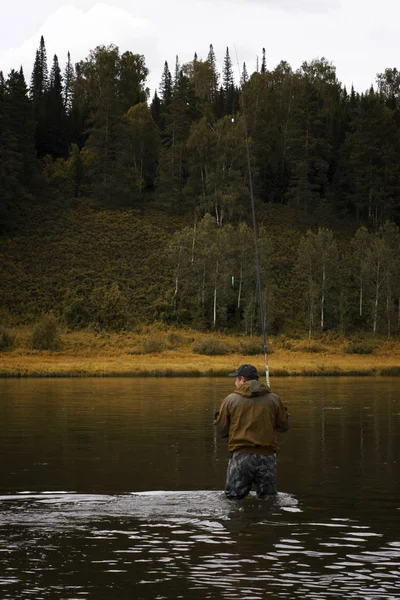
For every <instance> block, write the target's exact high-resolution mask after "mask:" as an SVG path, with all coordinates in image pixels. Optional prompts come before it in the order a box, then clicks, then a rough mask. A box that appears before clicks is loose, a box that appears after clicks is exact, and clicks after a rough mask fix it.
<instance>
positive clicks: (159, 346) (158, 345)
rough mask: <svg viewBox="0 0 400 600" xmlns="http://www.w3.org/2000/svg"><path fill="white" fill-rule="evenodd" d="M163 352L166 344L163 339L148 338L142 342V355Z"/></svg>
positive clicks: (156, 337)
mask: <svg viewBox="0 0 400 600" xmlns="http://www.w3.org/2000/svg"><path fill="white" fill-rule="evenodd" d="M163 350H165V342H164V340H163V339H162V338H161V337H158V336H153V337H148V338H145V339H144V340H143V342H142V348H141V354H158V353H159V352H162V351H163Z"/></svg>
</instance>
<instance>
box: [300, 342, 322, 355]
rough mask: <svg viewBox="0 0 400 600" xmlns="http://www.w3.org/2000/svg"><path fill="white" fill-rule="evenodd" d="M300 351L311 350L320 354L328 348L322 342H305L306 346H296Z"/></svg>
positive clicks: (311, 352) (310, 351)
mask: <svg viewBox="0 0 400 600" xmlns="http://www.w3.org/2000/svg"><path fill="white" fill-rule="evenodd" d="M296 350H297V351H298V352H309V353H310V354H318V353H319V352H326V348H325V347H324V346H321V344H311V343H310V344H305V345H304V346H298V347H297V348H296Z"/></svg>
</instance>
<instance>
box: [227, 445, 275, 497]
mask: <svg viewBox="0 0 400 600" xmlns="http://www.w3.org/2000/svg"><path fill="white" fill-rule="evenodd" d="M253 483H254V485H255V487H256V493H257V496H258V497H259V498H263V497H264V496H268V495H270V494H276V456H275V454H268V455H264V454H250V453H247V452H232V454H231V456H230V458H229V463H228V470H227V473H226V486H225V494H226V496H227V498H229V499H230V500H241V499H242V498H244V497H245V496H247V494H248V493H249V492H250V490H251V487H252V485H253Z"/></svg>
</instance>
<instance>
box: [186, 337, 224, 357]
mask: <svg viewBox="0 0 400 600" xmlns="http://www.w3.org/2000/svg"><path fill="white" fill-rule="evenodd" d="M193 352H194V353H195V354H203V355H205V356H223V355H225V354H232V353H233V352H234V350H233V348H230V347H229V346H228V345H227V344H224V342H221V341H220V340H219V339H217V338H206V339H204V340H202V341H201V342H199V343H198V344H196V345H195V346H194V347H193Z"/></svg>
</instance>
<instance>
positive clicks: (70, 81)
mask: <svg viewBox="0 0 400 600" xmlns="http://www.w3.org/2000/svg"><path fill="white" fill-rule="evenodd" d="M63 80H64V90H63V100H64V108H65V111H66V112H67V114H69V113H70V112H71V109H72V98H73V93H74V81H75V70H74V67H73V64H72V62H71V55H70V53H69V52H68V55H67V64H66V66H65V70H64V76H63Z"/></svg>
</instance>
